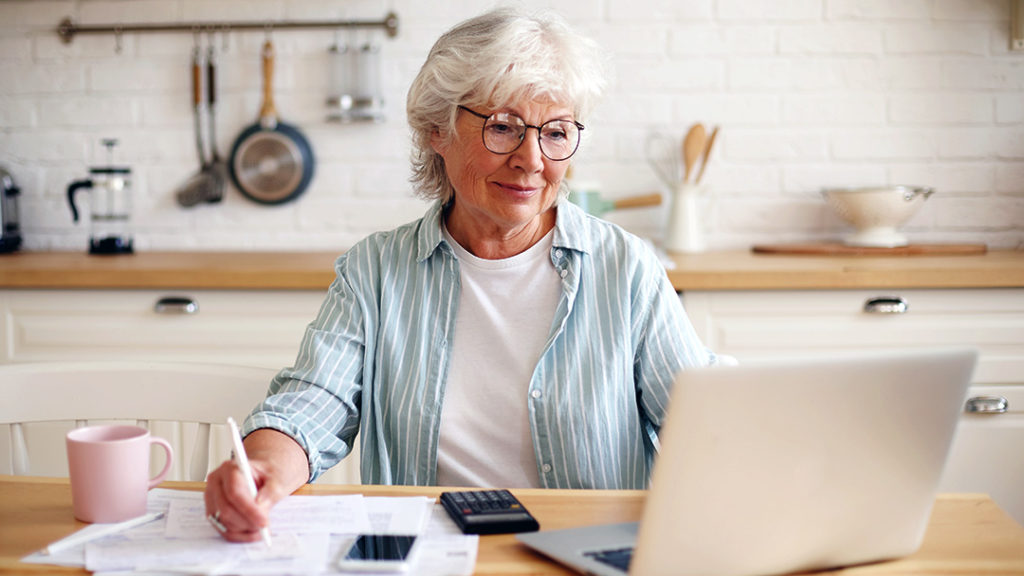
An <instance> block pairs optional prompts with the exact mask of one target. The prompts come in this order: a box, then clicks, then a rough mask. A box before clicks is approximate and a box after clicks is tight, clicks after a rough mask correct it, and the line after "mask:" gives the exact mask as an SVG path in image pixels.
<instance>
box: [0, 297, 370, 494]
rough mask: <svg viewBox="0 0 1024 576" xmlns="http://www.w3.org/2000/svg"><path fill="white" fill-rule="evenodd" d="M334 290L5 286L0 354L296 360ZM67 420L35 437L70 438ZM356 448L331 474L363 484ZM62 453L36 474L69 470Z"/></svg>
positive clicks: (16, 357)
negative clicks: (306, 333) (65, 434)
mask: <svg viewBox="0 0 1024 576" xmlns="http://www.w3.org/2000/svg"><path fill="white" fill-rule="evenodd" d="M324 295H325V293H324V292H323V291H315V290H275V291H261V290H174V291H166V290H2V291H0V314H2V318H3V324H2V328H3V329H2V330H0V362H4V363H8V362H50V361H62V360H163V361H183V362H185V361H187V362H213V363H221V364H241V365H248V366H260V367H266V368H273V369H277V368H282V367H284V366H290V365H292V363H293V362H294V361H295V355H296V352H297V351H298V347H299V343H300V340H301V339H302V335H303V332H304V330H305V327H306V325H307V324H309V322H310V321H312V320H313V318H314V317H315V316H316V313H317V311H318V310H319V309H320V304H321V302H322V301H323V298H324ZM268 384H269V382H268ZM156 426H157V427H156V428H154V433H156V434H158V435H164V436H165V437H169V438H170V439H172V442H173V439H174V438H177V437H179V436H183V434H182V433H181V431H180V430H178V428H180V426H178V427H177V428H175V427H170V428H168V427H167V426H168V425H167V424H157V425H156ZM175 426H176V425H175ZM63 428H67V426H65V427H63ZM63 428H62V427H60V426H52V427H45V426H40V427H38V428H37V429H36V430H35V432H34V434H35V439H36V440H37V441H39V442H47V444H46V445H53V442H52V440H54V438H52V437H53V436H57V438H56V439H57V440H60V436H61V435H62V434H63ZM3 434H6V430H4V431H0V443H4V441H5V438H4V437H3ZM48 436H49V437H48ZM30 440H31V439H30ZM58 444H60V445H62V442H58ZM354 456H355V457H354V458H347V459H346V460H344V461H343V462H342V464H340V465H339V466H337V467H335V468H334V469H333V470H331V471H330V472H328V474H327V475H326V476H325V477H324V479H323V480H322V481H323V482H334V483H348V484H353V483H354V484H358V483H359V464H358V455H354ZM52 460H53V461H52V462H49V463H46V462H38V463H36V462H34V463H33V472H34V473H36V472H38V473H41V474H43V475H62V474H64V473H65V471H66V464H65V462H64V461H63V453H60V454H56V455H55V457H54V458H53V459H52Z"/></svg>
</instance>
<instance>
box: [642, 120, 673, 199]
mask: <svg viewBox="0 0 1024 576" xmlns="http://www.w3.org/2000/svg"><path fill="white" fill-rule="evenodd" d="M678 147H679V144H678V140H675V139H674V138H671V137H669V136H666V135H664V134H658V133H654V134H651V135H650V136H648V137H647V141H646V143H645V149H646V152H647V162H648V164H650V165H651V168H652V169H653V170H654V173H655V174H657V176H658V178H659V179H660V180H661V182H662V183H663V184H664V185H665V186H667V187H668V189H669V190H672V189H674V188H675V187H676V185H677V184H678V183H679V178H680V176H681V174H682V172H681V170H680V166H679V154H678V153H677V150H678Z"/></svg>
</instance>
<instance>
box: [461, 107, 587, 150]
mask: <svg viewBox="0 0 1024 576" xmlns="http://www.w3.org/2000/svg"><path fill="white" fill-rule="evenodd" d="M458 108H459V109H460V110H465V111H466V112H469V113H470V114H472V115H473V116H476V117H477V118H480V119H481V120H483V121H484V124H483V126H482V127H481V128H480V140H481V141H482V142H483V143H484V148H487V151H488V152H490V153H491V154H501V155H505V154H511V153H513V152H515V151H516V150H519V147H520V146H522V145H523V142H524V141H525V140H526V130H527V129H529V128H533V129H534V130H536V131H537V147H538V148H540V153H541V154H543V155H544V157H545V158H547V159H548V160H551V161H553V162H562V161H564V160H568V159H569V158H572V156H573V154H576V151H577V150H579V148H580V140H582V138H580V133H579V132H582V131H583V129H584V126H583V124H580V123H579V122H577V121H575V120H561V119H554V120H548V121H547V122H544V123H543V124H541V125H540V126H534V125H533V124H527V123H526V120H523V119H522V118H520V117H519V116H517V115H515V114H509V116H512V117H514V118H519V121H520V122H522V123H523V136H522V138H520V139H519V143H518V144H516V145H515V147H514V148H512V149H511V150H508V151H505V152H498V151H497V150H491V148H490V147H489V146H488V145H487V136H486V135H485V131H486V130H487V121H488V120H490V119H491V118H493V117H494V114H491V115H487V114H481V113H479V112H477V111H475V110H472V109H470V108H467V107H465V106H463V105H462V104H459V105H458ZM552 122H571V123H573V124H575V125H576V128H577V129H578V130H579V132H577V133H576V145H575V146H573V148H572V151H571V152H569V154H568V155H567V156H566V157H565V158H554V157H552V156H551V155H550V154H548V153H547V152H546V151H545V150H544V142H543V141H542V140H541V129H542V128H543V127H544V126H546V125H548V124H550V123H552Z"/></svg>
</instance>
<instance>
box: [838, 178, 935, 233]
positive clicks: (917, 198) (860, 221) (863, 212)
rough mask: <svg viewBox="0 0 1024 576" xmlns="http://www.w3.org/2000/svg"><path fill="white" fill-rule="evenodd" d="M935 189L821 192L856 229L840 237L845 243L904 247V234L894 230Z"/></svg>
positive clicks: (862, 189)
mask: <svg viewBox="0 0 1024 576" xmlns="http://www.w3.org/2000/svg"><path fill="white" fill-rule="evenodd" d="M934 192H935V191H934V190H933V189H932V188H925V187H920V186H879V187H873V188H833V189H827V190H822V192H821V193H822V195H823V196H824V197H825V200H826V201H827V202H828V204H829V206H831V207H832V209H833V210H835V212H836V214H838V215H839V217H840V218H842V219H843V220H845V221H846V222H848V223H850V224H851V225H853V227H854V228H856V232H855V233H854V234H851V235H849V236H847V237H846V238H844V239H843V243H844V244H846V245H848V246H882V247H895V246H906V245H907V244H908V243H909V242H908V241H907V237H906V236H904V235H903V234H900V233H899V232H897V231H896V228H897V227H899V226H900V225H901V224H903V223H904V222H906V221H907V220H908V219H909V218H910V217H911V216H913V215H914V213H915V212H917V210H918V209H919V208H920V207H921V205H922V204H924V202H925V200H927V199H928V197H929V196H931V195H932V194H933V193H934Z"/></svg>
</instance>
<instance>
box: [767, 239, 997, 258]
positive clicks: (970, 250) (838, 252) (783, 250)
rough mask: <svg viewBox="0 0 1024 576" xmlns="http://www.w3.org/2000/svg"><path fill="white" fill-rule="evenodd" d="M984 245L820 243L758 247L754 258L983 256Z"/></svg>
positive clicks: (986, 248) (985, 249)
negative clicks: (767, 255)
mask: <svg viewBox="0 0 1024 576" xmlns="http://www.w3.org/2000/svg"><path fill="white" fill-rule="evenodd" d="M987 250H988V247H987V246H985V245H984V244H908V245H907V246H897V247H895V248H882V247H876V246H847V245H846V244H840V243H838V242H836V243H829V242H819V243H808V244H758V245H755V246H754V247H753V251H754V253H755V254H798V255H805V256H952V255H970V254H984V253H985V252H986V251H987Z"/></svg>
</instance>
